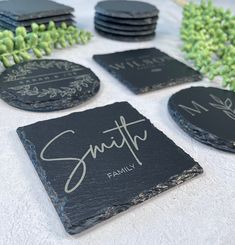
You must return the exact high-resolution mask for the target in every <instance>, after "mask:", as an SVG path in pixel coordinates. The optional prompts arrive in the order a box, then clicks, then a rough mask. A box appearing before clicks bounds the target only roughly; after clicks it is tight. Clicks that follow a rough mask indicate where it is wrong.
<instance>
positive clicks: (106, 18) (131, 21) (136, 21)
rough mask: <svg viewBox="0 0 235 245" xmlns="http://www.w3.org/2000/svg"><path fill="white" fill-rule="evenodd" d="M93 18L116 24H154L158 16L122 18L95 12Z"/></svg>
mask: <svg viewBox="0 0 235 245" xmlns="http://www.w3.org/2000/svg"><path fill="white" fill-rule="evenodd" d="M95 18H97V19H99V20H103V21H108V22H112V23H116V24H126V25H151V24H156V22H157V20H158V16H156V17H151V18H142V19H123V18H114V17H109V16H106V15H102V14H98V13H96V14H95Z"/></svg>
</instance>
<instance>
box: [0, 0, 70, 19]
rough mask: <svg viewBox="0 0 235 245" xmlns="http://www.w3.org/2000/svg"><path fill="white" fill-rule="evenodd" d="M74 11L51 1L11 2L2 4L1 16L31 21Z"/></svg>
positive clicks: (23, 0)
mask: <svg viewBox="0 0 235 245" xmlns="http://www.w3.org/2000/svg"><path fill="white" fill-rule="evenodd" d="M73 11H74V9H73V8H71V7H69V6H66V5H63V4H60V3H57V2H53V1H49V0H41V1H40V2H37V1H32V0H9V1H1V2H0V14H1V15H3V16H6V17H9V18H11V19H13V20H17V21H20V20H29V19H36V18H42V17H51V16H56V15H64V14H70V13H71V12H73Z"/></svg>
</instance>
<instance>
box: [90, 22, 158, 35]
mask: <svg viewBox="0 0 235 245" xmlns="http://www.w3.org/2000/svg"><path fill="white" fill-rule="evenodd" d="M95 28H96V29H98V30H100V31H104V32H107V33H110V34H116V35H122V36H147V35H151V34H153V33H154V32H155V28H152V29H149V30H142V31H140V30H139V31H134V30H132V31H130V30H129V31H128V30H124V31H121V30H115V29H112V28H109V27H104V26H102V25H99V24H97V23H95Z"/></svg>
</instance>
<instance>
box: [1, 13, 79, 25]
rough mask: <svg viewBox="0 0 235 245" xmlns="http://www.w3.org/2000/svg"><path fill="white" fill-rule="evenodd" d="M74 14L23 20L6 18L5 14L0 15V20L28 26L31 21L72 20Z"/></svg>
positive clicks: (42, 22) (45, 22)
mask: <svg viewBox="0 0 235 245" xmlns="http://www.w3.org/2000/svg"><path fill="white" fill-rule="evenodd" d="M73 18H74V16H73V15H72V14H65V15H58V16H51V17H49V18H47V17H45V18H37V19H30V20H23V21H15V20H13V19H11V18H8V17H6V16H3V15H0V21H1V22H3V23H6V24H9V25H11V26H14V27H17V26H29V25H31V24H32V23H35V22H36V23H37V24H47V23H49V22H50V21H54V22H58V21H60V22H62V21H72V20H73Z"/></svg>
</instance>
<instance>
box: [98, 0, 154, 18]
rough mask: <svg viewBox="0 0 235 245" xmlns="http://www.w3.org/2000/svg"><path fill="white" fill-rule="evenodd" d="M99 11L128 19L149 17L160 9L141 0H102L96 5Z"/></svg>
mask: <svg viewBox="0 0 235 245" xmlns="http://www.w3.org/2000/svg"><path fill="white" fill-rule="evenodd" d="M95 10H96V12H97V13H100V14H103V15H107V16H111V17H118V18H126V19H135V18H137V19H138V18H148V17H155V16H157V15H158V12H159V11H158V9H157V8H156V7H155V6H154V5H152V4H149V3H146V2H140V1H123V0H120V1H101V2H99V3H97V5H96V6H95Z"/></svg>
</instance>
